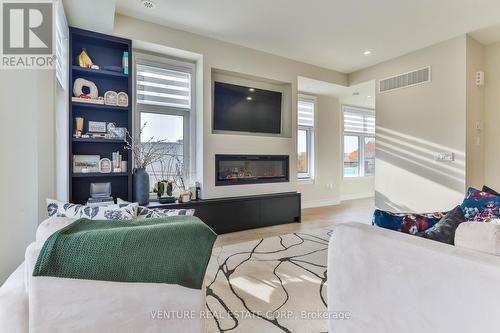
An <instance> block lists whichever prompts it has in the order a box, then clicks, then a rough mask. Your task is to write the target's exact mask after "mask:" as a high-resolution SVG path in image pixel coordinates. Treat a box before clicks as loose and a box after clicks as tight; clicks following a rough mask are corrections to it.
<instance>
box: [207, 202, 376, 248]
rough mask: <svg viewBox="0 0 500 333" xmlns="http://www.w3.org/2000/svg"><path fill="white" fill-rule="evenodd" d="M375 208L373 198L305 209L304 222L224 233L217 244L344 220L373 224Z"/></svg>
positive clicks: (244, 240) (281, 233)
mask: <svg viewBox="0 0 500 333" xmlns="http://www.w3.org/2000/svg"><path fill="white" fill-rule="evenodd" d="M374 209H375V205H374V200H373V198H368V199H359V200H349V201H344V202H342V203H341V204H340V205H336V206H325V207H318V208H308V209H303V210H302V223H289V224H282V225H277V226H272V227H265V228H258V229H252V230H245V231H239V232H232V233H228V234H223V235H220V236H218V237H217V240H216V241H215V246H216V247H220V246H225V245H231V244H235V243H240V242H246V241H251V240H255V239H260V238H266V237H272V236H278V235H283V234H289V233H293V232H299V231H302V232H303V231H307V230H311V229H317V228H325V227H328V226H333V225H335V224H337V223H343V222H361V223H369V224H371V220H372V215H373V210H374Z"/></svg>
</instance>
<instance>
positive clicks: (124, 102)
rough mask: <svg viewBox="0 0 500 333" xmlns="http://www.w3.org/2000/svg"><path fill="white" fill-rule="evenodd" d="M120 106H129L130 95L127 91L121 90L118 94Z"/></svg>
mask: <svg viewBox="0 0 500 333" xmlns="http://www.w3.org/2000/svg"><path fill="white" fill-rule="evenodd" d="M117 104H118V106H123V107H127V106H128V95H127V93H125V92H123V91H122V92H119V93H118V96H117Z"/></svg>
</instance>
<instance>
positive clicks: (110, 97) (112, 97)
mask: <svg viewBox="0 0 500 333" xmlns="http://www.w3.org/2000/svg"><path fill="white" fill-rule="evenodd" d="M117 100H118V94H117V93H116V91H113V90H108V91H106V92H105V93H104V104H106V105H116V104H117Z"/></svg>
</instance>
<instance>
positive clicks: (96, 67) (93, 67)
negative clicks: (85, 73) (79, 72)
mask: <svg viewBox="0 0 500 333" xmlns="http://www.w3.org/2000/svg"><path fill="white" fill-rule="evenodd" d="M90 68H92V69H95V70H99V66H97V65H92V66H90Z"/></svg>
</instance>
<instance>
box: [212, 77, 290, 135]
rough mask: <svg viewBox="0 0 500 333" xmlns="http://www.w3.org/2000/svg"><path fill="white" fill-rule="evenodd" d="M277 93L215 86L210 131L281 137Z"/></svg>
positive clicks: (226, 85)
mask: <svg viewBox="0 0 500 333" xmlns="http://www.w3.org/2000/svg"><path fill="white" fill-rule="evenodd" d="M281 95H282V94H281V93H280V92H277V91H270V90H263V89H257V88H252V87H243V86H238V85H234V84H229V83H222V82H215V87H214V130H220V131H238V132H255V133H273V134H279V133H281Z"/></svg>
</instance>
